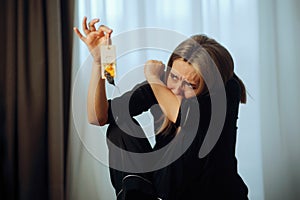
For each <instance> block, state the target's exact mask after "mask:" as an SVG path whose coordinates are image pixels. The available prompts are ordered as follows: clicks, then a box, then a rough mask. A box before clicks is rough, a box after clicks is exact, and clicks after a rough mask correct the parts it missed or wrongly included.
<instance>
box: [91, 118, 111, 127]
mask: <svg viewBox="0 0 300 200" xmlns="http://www.w3.org/2000/svg"><path fill="white" fill-rule="evenodd" d="M88 122H89V124H92V125H96V126H104V125H105V124H106V122H107V118H106V117H101V118H96V117H88Z"/></svg>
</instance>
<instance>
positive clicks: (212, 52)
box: [158, 35, 247, 133]
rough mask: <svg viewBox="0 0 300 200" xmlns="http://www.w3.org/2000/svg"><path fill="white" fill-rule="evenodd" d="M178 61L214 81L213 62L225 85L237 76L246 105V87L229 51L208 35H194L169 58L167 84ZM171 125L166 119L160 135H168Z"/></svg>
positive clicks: (242, 100)
mask: <svg viewBox="0 0 300 200" xmlns="http://www.w3.org/2000/svg"><path fill="white" fill-rule="evenodd" d="M177 59H183V60H184V61H186V62H188V63H189V64H191V65H192V66H193V67H194V68H195V70H196V72H197V73H199V76H201V74H202V73H205V75H206V76H209V79H210V80H214V74H213V73H211V69H209V66H211V63H210V62H213V63H214V65H215V66H217V68H218V70H219V73H220V75H221V77H222V80H223V83H224V85H225V84H226V83H227V81H228V80H229V79H231V78H232V77H233V76H235V78H236V79H237V80H238V82H239V84H240V87H241V103H246V100H247V99H246V89H245V85H244V83H243V82H242V80H241V79H240V78H239V77H238V76H236V75H235V73H234V62H233V59H232V57H231V55H230V53H229V52H228V50H227V49H226V48H225V47H224V46H222V45H221V44H219V43H218V42H217V41H216V40H214V39H212V38H209V37H207V36H206V35H194V36H192V37H190V38H188V39H186V40H185V41H183V42H182V43H180V44H179V45H178V46H177V47H176V49H175V50H174V51H173V53H172V54H171V56H170V58H169V61H168V65H167V66H168V67H167V71H166V74H165V82H167V79H168V76H169V73H170V70H171V68H172V65H173V62H174V61H175V60H177ZM200 66H201V68H200ZM200 69H201V70H200ZM204 84H205V83H204ZM202 87H203V86H202ZM206 90H207V89H206V86H204V90H203V91H202V92H204V91H206ZM171 124H172V123H171V121H170V120H169V119H168V118H167V117H164V121H163V123H162V125H161V127H160V129H159V130H158V133H162V132H166V133H167V131H165V130H166V129H168V128H170V127H171Z"/></svg>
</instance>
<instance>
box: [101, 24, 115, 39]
mask: <svg viewBox="0 0 300 200" xmlns="http://www.w3.org/2000/svg"><path fill="white" fill-rule="evenodd" d="M98 31H99V32H104V33H106V35H107V39H108V38H110V35H111V33H112V31H113V30H112V29H110V28H108V27H107V26H105V25H101V26H99V29H98Z"/></svg>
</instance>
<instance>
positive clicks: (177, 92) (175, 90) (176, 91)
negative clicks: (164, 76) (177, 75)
mask: <svg viewBox="0 0 300 200" xmlns="http://www.w3.org/2000/svg"><path fill="white" fill-rule="evenodd" d="M173 93H174V94H175V95H181V96H182V95H183V90H182V84H181V83H180V82H179V83H177V84H176V85H175V86H174V87H173Z"/></svg>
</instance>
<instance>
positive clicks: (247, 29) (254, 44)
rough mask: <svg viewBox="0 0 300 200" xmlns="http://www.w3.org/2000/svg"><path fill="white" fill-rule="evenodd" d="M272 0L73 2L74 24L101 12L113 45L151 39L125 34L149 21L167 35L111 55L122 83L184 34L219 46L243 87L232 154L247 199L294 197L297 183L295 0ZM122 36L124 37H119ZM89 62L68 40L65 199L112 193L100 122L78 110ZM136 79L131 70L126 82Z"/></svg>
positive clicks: (107, 198) (104, 198) (107, 199)
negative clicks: (161, 45) (69, 94)
mask: <svg viewBox="0 0 300 200" xmlns="http://www.w3.org/2000/svg"><path fill="white" fill-rule="evenodd" d="M273 3H274V1H272V0H266V1H258V0H256V1H255V0H253V1H250V0H248V1H246V0H194V1H192V0H190V1H181V0H163V1H160V0H152V1H146V0H126V1H117V0H89V1H84V0H77V2H76V11H75V13H76V14H75V15H76V16H75V21H74V26H77V27H79V28H81V27H80V26H81V20H82V18H83V16H87V17H88V19H91V18H96V17H97V18H100V20H101V23H103V24H106V25H108V26H110V27H111V28H112V29H113V30H114V33H113V43H116V44H117V49H121V48H122V47H123V46H130V45H132V46H134V44H135V43H138V42H137V41H139V40H140V39H141V38H142V40H143V41H148V43H149V44H150V45H151V42H154V43H155V41H160V39H161V38H160V37H159V35H158V36H156V38H157V40H155V41H154V40H153V37H154V36H153V35H147V34H144V35H142V36H141V35H137V37H131V36H132V35H130V34H131V33H136V32H135V30H141V29H142V30H144V29H145V28H146V27H147V28H149V27H152V29H150V30H164V32H165V33H166V32H167V33H172V34H171V35H170V38H168V40H167V41H173V42H172V43H171V44H170V46H168V48H164V49H158V48H156V49H146V50H143V51H133V52H127V53H126V54H124V55H123V56H121V57H120V58H119V59H118V61H117V69H118V74H117V79H116V82H117V83H121V82H122V81H124V80H123V79H124V75H125V74H127V73H128V72H129V71H130V72H132V74H135V73H137V74H140V71H139V70H140V69H141V66H142V64H143V63H144V62H145V61H146V60H147V59H160V60H162V61H164V62H166V61H167V59H168V56H169V53H170V52H169V50H170V49H172V47H173V46H174V47H175V46H176V45H177V43H176V42H177V41H179V40H181V39H182V38H184V37H187V36H191V35H193V34H198V33H204V34H207V35H208V36H210V37H213V38H215V39H216V40H217V41H219V42H220V43H221V44H223V45H224V46H226V48H227V49H228V50H229V51H230V52H231V54H232V56H233V58H234V61H235V71H236V73H237V74H238V75H239V76H240V78H241V79H242V80H243V81H244V83H245V85H246V88H247V91H248V102H247V104H246V105H242V106H241V107H240V115H239V120H238V126H239V129H238V138H237V157H238V167H239V173H240V175H241V176H242V178H243V179H244V181H245V182H246V184H247V186H248V188H249V198H250V199H257V200H259V199H270V200H273V199H293V198H294V199H296V197H297V195H298V197H299V191H298V189H297V187H299V185H300V184H299V178H300V177H299V176H300V175H299V174H300V173H299V171H297V170H298V168H300V166H299V165H300V164H299V163H300V162H299V156H297V153H298V154H299V147H298V145H297V142H298V141H300V136H299V128H300V127H299V122H298V123H297V119H299V118H300V117H299V113H300V112H299V111H300V110H299V105H298V104H297V100H299V99H300V98H299V97H300V92H299V91H300V90H299V89H298V90H297V86H299V80H298V79H297V78H296V74H297V72H300V71H299V69H300V68H299V66H297V60H296V58H297V57H299V56H298V54H299V52H300V51H299V47H298V46H297V45H296V44H300V43H299V39H298V38H297V37H296V36H298V35H299V20H298V19H299V16H298V15H299V14H297V11H298V10H299V3H298V1H297V0H294V1H293V0H287V1H283V2H281V1H279V0H278V1H276V3H275V4H274V5H273ZM153 27H155V28H156V29H153ZM122 36H126V39H125V41H124V38H123V39H122ZM127 38H128V39H127ZM120 39H122V40H123V41H119V40H120ZM167 41H164V43H166V42H167ZM174 41H176V42H174ZM148 43H147V44H148ZM172 45H173V46H172ZM154 46H155V45H154ZM119 56H120V55H119ZM90 63H91V58H90V57H89V54H88V50H87V48H86V47H85V46H84V44H83V43H82V42H81V41H79V39H78V38H74V54H73V77H72V83H73V92H72V108H71V110H72V119H71V122H70V126H71V131H70V143H69V147H70V148H69V162H68V165H69V167H68V184H67V188H68V192H67V193H68V199H72V200H81V199H100V200H111V199H114V191H113V188H112V186H111V183H110V179H109V171H108V167H107V166H106V165H105V163H106V162H107V160H106V159H107V156H106V155H107V146H106V143H105V128H106V127H102V128H100V127H95V126H92V125H89V124H88V123H87V119H86V114H85V109H86V105H85V104H86V93H87V85H88V81H89V77H90ZM133 72H134V73H133ZM131 77H132V76H131ZM142 79H143V77H140V76H136V77H135V78H134V79H133V81H136V82H138V81H141V80H142ZM132 84H133V83H132ZM107 87H108V88H107V89H108V93H109V94H108V95H109V96H114V95H118V91H117V90H116V89H114V88H113V87H111V86H107ZM120 87H121V86H120ZM127 89H128V88H127ZM121 92H123V89H122V88H121ZM144 120H145V119H144ZM146 120H147V117H146ZM298 121H299V120H298ZM297 131H298V132H297ZM297 172H298V173H297ZM284 197H288V198H284Z"/></svg>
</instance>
